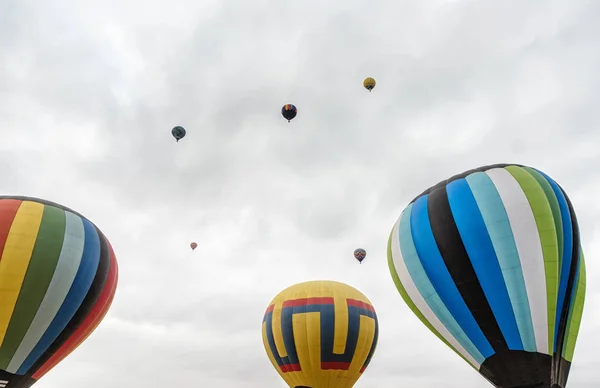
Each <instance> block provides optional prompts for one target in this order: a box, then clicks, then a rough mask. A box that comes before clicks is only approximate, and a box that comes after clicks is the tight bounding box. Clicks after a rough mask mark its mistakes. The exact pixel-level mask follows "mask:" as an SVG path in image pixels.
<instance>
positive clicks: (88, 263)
mask: <svg viewBox="0 0 600 388" xmlns="http://www.w3.org/2000/svg"><path fill="white" fill-rule="evenodd" d="M82 221H83V228H84V231H85V242H84V245H83V256H82V258H81V264H80V265H79V269H78V270H77V275H75V279H74V280H73V284H72V285H71V288H70V289H69V292H68V294H67V296H66V298H65V300H64V301H63V303H62V305H61V306H60V309H59V310H58V312H57V313H56V316H55V317H54V319H53V320H52V323H50V326H48V329H46V332H44V335H43V336H42V338H40V340H39V341H38V343H37V344H36V345H35V347H34V348H33V350H32V351H31V353H29V356H27V359H25V361H24V362H23V364H22V365H21V367H20V368H19V370H18V371H17V374H24V373H26V372H27V371H28V370H29V368H31V367H32V366H33V364H34V363H35V362H36V361H37V359H38V358H39V357H40V356H41V355H42V354H43V353H44V352H45V351H46V350H47V349H48V348H49V347H50V345H52V343H53V342H54V340H56V338H57V337H58V336H59V335H60V333H62V331H63V330H64V329H65V327H66V326H67V324H68V323H69V321H70V320H71V318H73V315H75V313H76V312H77V310H78V309H79V306H81V303H82V302H83V300H84V298H85V296H86V295H87V293H88V291H89V289H90V286H91V285H92V282H93V280H94V277H95V276H96V271H97V269H98V263H99V262H100V238H99V237H98V233H97V232H96V228H95V227H94V226H93V225H92V223H91V222H89V221H88V220H86V219H85V218H82Z"/></svg>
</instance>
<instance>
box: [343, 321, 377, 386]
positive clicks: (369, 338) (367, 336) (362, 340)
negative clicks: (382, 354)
mask: <svg viewBox="0 0 600 388" xmlns="http://www.w3.org/2000/svg"><path fill="white" fill-rule="evenodd" d="M360 327H361V328H364V330H361V331H360V332H359V334H358V341H357V343H356V350H355V351H354V357H353V358H352V363H351V364H350V370H349V371H348V372H349V374H350V376H352V377H355V378H357V379H358V378H359V377H360V369H361V368H362V367H363V365H364V364H365V361H366V360H367V357H368V356H369V352H370V351H371V346H372V345H373V341H374V339H375V320H374V319H373V318H369V317H366V316H364V315H361V316H360Z"/></svg>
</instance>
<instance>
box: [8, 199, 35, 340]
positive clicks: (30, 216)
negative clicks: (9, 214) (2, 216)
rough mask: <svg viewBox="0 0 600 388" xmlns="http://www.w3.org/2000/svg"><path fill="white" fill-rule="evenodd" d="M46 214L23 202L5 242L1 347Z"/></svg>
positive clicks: (32, 203)
mask: <svg viewBox="0 0 600 388" xmlns="http://www.w3.org/2000/svg"><path fill="white" fill-rule="evenodd" d="M43 214H44V205H42V204H41V203H37V202H30V201H23V202H22V203H21V206H19V210H18V211H17V214H16V215H15V218H14V220H13V222H12V225H11V227H10V231H9V232H8V236H7V238H6V244H5V246H4V251H3V252H2V258H1V259H0V285H1V288H0V345H1V344H2V342H3V341H4V337H5V336H6V330H7V329H8V324H9V323H10V319H11V316H12V313H13V310H14V309H15V305H16V303H17V298H18V297H19V292H20V291H21V286H22V284H23V280H24V279H25V274H26V273H27V267H29V261H30V260H31V254H32V253H33V248H34V246H35V241H36V239H37V235H38V231H39V229H40V224H41V223H42V216H43Z"/></svg>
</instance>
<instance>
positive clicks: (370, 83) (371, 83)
mask: <svg viewBox="0 0 600 388" xmlns="http://www.w3.org/2000/svg"><path fill="white" fill-rule="evenodd" d="M376 84H377V82H375V80H374V79H373V78H371V77H367V78H365V80H364V81H363V86H364V87H365V89H367V90H368V91H369V92H370V91H371V90H373V88H375V85H376Z"/></svg>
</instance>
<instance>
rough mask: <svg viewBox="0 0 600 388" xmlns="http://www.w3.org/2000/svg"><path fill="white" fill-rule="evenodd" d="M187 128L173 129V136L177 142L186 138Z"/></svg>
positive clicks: (178, 127) (177, 127)
mask: <svg viewBox="0 0 600 388" xmlns="http://www.w3.org/2000/svg"><path fill="white" fill-rule="evenodd" d="M185 134H186V132H185V128H184V127H182V126H179V125H178V126H176V127H173V129H171V135H173V137H174V138H175V140H176V141H177V142H179V140H181V139H183V138H184V137H185Z"/></svg>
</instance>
